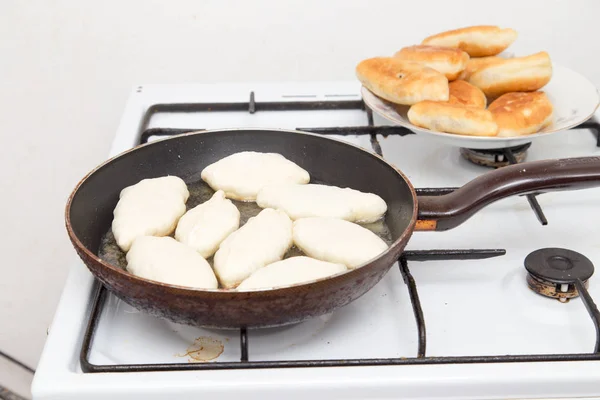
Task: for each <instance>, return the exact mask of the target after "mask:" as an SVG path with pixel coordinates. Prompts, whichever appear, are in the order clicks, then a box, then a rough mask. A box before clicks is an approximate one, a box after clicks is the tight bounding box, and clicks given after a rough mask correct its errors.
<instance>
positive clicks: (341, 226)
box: [294, 217, 388, 269]
mask: <svg viewBox="0 0 600 400" xmlns="http://www.w3.org/2000/svg"><path fill="white" fill-rule="evenodd" d="M294 243H295V244H296V246H297V247H298V248H299V249H300V250H302V251H303V252H304V253H305V254H307V255H308V256H310V257H313V258H316V259H318V260H323V261H329V262H333V263H339V264H344V265H345V266H347V267H348V268H351V269H354V268H356V267H358V266H360V265H362V264H364V263H366V262H367V261H369V260H371V259H373V258H375V257H377V256H378V255H379V254H381V253H383V252H384V251H385V250H387V248H388V246H387V244H386V243H385V242H384V241H383V240H381V239H380V238H379V237H378V236H377V235H376V234H374V233H373V232H371V231H370V230H368V229H366V228H363V227H362V226H360V225H357V224H354V223H352V222H348V221H344V220H342V219H337V218H319V217H312V218H301V219H299V220H296V221H294Z"/></svg>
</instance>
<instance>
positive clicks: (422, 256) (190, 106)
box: [80, 92, 600, 372]
mask: <svg viewBox="0 0 600 400" xmlns="http://www.w3.org/2000/svg"><path fill="white" fill-rule="evenodd" d="M351 109H360V110H364V111H365V112H366V116H367V126H348V127H334V128H298V129H299V130H302V131H306V132H313V133H319V134H323V135H365V134H366V135H370V137H371V146H372V148H373V151H375V152H376V153H377V154H379V155H381V156H382V150H381V145H380V144H379V141H378V139H377V135H383V136H384V137H385V136H388V135H400V136H405V135H409V134H412V133H413V132H411V131H410V130H408V129H406V128H404V127H399V126H374V123H373V113H372V111H371V110H370V109H369V108H367V107H366V106H365V104H364V103H363V102H362V101H361V100H333V101H301V102H296V101H291V102H256V101H255V99H254V92H251V93H250V100H249V101H248V102H242V103H187V104H156V105H153V106H152V107H150V108H149V109H148V111H147V112H146V114H145V116H144V118H143V121H142V125H141V136H140V144H143V143H146V142H148V139H149V138H150V137H152V136H173V135H177V134H182V133H187V132H193V131H200V130H202V129H169V128H154V129H147V126H148V122H149V121H150V118H151V117H152V115H153V114H155V113H159V112H214V111H216V112H223V111H248V112H249V113H255V112H257V111H302V110H351ZM573 129H590V130H592V131H593V133H594V134H595V135H597V138H598V139H597V145H598V147H600V124H599V123H598V122H596V121H590V122H586V123H584V124H582V125H579V126H578V127H575V128H573ZM500 151H502V152H503V153H504V155H505V157H506V158H507V159H508V160H509V161H510V162H511V163H515V162H516V159H515V157H514V154H512V152H511V150H510V149H502V150H500ZM455 189H456V188H422V189H416V191H417V194H419V195H425V194H426V195H430V196H431V195H443V194H447V193H450V192H452V191H453V190H455ZM527 199H528V201H529V203H530V205H531V207H532V209H533V210H534V212H535V213H536V215H537V217H538V219H539V220H540V222H541V223H542V224H544V225H545V224H547V221H546V219H545V216H544V214H543V212H542V210H541V207H540V205H539V203H538V202H537V200H536V199H535V197H534V196H531V197H527ZM504 254H506V251H505V250H503V249H483V250H481V249H468V250H420V251H405V252H404V253H403V254H402V256H401V257H400V259H399V260H398V261H399V262H398V265H399V268H400V273H401V274H402V277H403V279H404V283H405V284H406V286H407V288H408V291H409V296H410V300H411V304H412V308H413V312H414V315H415V320H416V323H417V333H418V347H417V351H416V356H415V357H405V358H370V359H346V360H344V359H340V360H292V361H251V360H249V356H248V353H249V352H248V349H249V348H250V347H251V344H250V343H249V341H248V334H247V331H246V329H241V330H240V348H241V359H240V361H239V362H210V363H175V364H163V363H157V364H120V365H98V364H92V363H91V362H90V361H89V358H90V352H91V349H92V344H93V339H94V333H95V331H96V328H97V326H98V324H99V322H100V315H101V311H102V309H103V306H104V304H105V301H106V297H107V295H108V292H107V289H106V288H104V287H103V286H102V285H101V284H100V283H98V282H97V291H96V295H95V299H94V302H93V306H92V311H91V314H90V318H89V321H88V325H87V328H86V331H85V334H84V339H83V344H82V347H81V353H80V363H81V368H82V370H83V371H84V372H150V371H183V370H221V369H257V368H307V367H339V366H377V365H418V364H469V363H510V362H548V361H587V360H600V352H599V348H598V347H599V343H600V326H599V321H600V318H599V316H598V310H597V308H596V305H595V304H594V302H593V300H592V299H591V297H590V296H589V293H587V291H585V292H584V293H582V294H583V296H582V301H583V302H584V304H585V306H586V308H587V309H588V312H589V313H590V316H591V317H592V321H593V323H594V325H595V327H596V333H597V335H596V341H595V343H594V351H593V352H590V353H578V354H528V355H504V356H451V357H428V356H426V346H427V335H426V329H425V317H424V314H423V310H422V308H421V302H420V300H419V294H418V291H417V284H416V282H415V279H414V278H413V276H412V274H411V273H410V269H409V265H408V262H409V261H428V260H477V259H486V258H491V257H497V256H502V255H504ZM594 311H595V312H594Z"/></svg>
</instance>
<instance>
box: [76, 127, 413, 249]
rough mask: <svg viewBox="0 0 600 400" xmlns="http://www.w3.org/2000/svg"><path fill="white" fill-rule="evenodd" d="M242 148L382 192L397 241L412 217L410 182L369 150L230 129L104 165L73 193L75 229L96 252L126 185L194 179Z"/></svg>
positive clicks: (316, 176)
mask: <svg viewBox="0 0 600 400" xmlns="http://www.w3.org/2000/svg"><path fill="white" fill-rule="evenodd" d="M240 151H260V152H274V153H280V154H282V155H283V156H285V157H286V158H288V159H289V160H291V161H293V162H295V163H297V164H298V165H300V166H301V167H302V168H304V169H306V170H307V171H308V172H309V173H310V175H311V180H314V181H319V182H321V183H327V184H330V185H335V186H341V187H351V188H353V189H357V190H361V191H364V192H372V193H376V194H378V195H380V196H381V197H382V198H383V199H384V200H385V201H386V202H387V204H388V212H387V214H386V221H385V222H386V225H387V227H388V229H389V230H390V231H391V234H392V237H393V239H394V240H396V239H397V238H398V237H399V236H400V235H401V234H402V232H404V230H405V229H406V228H407V227H408V224H409V222H410V220H411V217H412V210H413V197H412V194H411V190H410V188H409V186H408V184H407V183H406V182H405V180H404V179H403V177H402V176H401V175H400V174H398V173H397V172H396V170H395V169H394V168H392V167H390V166H389V165H388V164H386V163H385V162H383V161H382V160H380V159H379V158H377V157H375V156H374V155H372V154H370V153H368V152H366V151H364V150H361V149H359V148H356V147H354V146H351V145H347V144H345V143H342V142H338V141H335V140H331V139H327V138H325V137H321V136H315V135H309V134H300V133H295V132H286V131H270V130H229V131H207V132H202V133H197V134H192V135H184V136H177V137H174V138H170V139H166V140H162V141H158V142H154V143H151V144H149V145H146V146H143V147H140V148H138V149H135V150H134V151H131V152H128V153H126V154H124V155H122V156H120V157H117V158H116V159H114V160H112V161H111V162H109V163H107V164H105V165H103V166H102V167H100V168H99V169H98V170H97V171H95V172H94V173H93V174H92V175H91V176H89V177H88V179H87V180H86V181H85V182H83V183H82V185H81V186H80V187H79V189H78V190H77V192H76V193H75V195H74V198H73V201H72V204H71V209H70V217H71V225H72V228H73V231H74V233H75V235H76V236H77V237H78V238H79V240H80V241H81V242H82V243H83V244H84V246H86V247H87V248H88V249H89V250H91V251H92V252H94V253H96V254H97V251H98V247H99V244H100V240H101V237H102V235H104V234H105V233H106V232H107V231H108V229H109V228H110V224H111V222H112V218H113V215H112V212H113V209H114V207H115V205H116V204H117V201H118V198H119V192H120V191H121V190H122V189H123V188H125V187H127V186H130V185H133V184H135V183H137V182H139V181H140V180H142V179H145V178H155V177H159V176H165V175H176V176H179V177H180V178H182V179H184V180H185V181H186V182H195V181H198V180H199V179H200V172H201V171H202V169H203V168H204V167H206V166H207V165H209V164H211V163H213V162H215V161H217V160H219V159H221V158H223V157H226V156H228V155H230V154H233V153H237V152H240Z"/></svg>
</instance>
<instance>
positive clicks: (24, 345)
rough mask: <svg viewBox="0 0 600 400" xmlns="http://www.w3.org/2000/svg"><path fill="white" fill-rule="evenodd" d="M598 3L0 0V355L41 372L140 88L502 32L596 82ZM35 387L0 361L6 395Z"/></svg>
mask: <svg viewBox="0 0 600 400" xmlns="http://www.w3.org/2000/svg"><path fill="white" fill-rule="evenodd" d="M599 16H600V1H595V0H588V1H584V0H579V1H573V0H570V1H566V0H564V1H559V0H554V1H542V0H538V1H527V0H516V1H508V0H504V1H502V2H498V1H478V0H472V1H459V0H453V1H443V0H438V1H433V0H429V1H427V0H422V1H414V0H413V1H397V0H396V1H376V0H372V1H341V0H340V1H328V2H326V1H317V0H310V1H306V0H305V1H277V0H271V1H267V0H253V1H208V0H204V1H202V0H178V1H142V0H137V1H122V0H110V1H107V0H105V1H94V2H92V1H75V0H72V1H58V0H54V1H19V0H0V138H1V140H2V142H1V143H2V146H0V184H1V186H0V193H1V196H0V202H1V203H0V205H1V207H0V210H1V212H2V220H1V224H2V229H1V230H0V232H1V233H0V235H1V240H0V257H1V258H0V260H1V262H0V350H3V351H6V352H9V353H10V354H12V355H14V356H16V357H18V358H20V359H22V360H23V361H25V362H26V363H28V364H29V365H32V366H35V364H36V363H37V360H38V357H39V354H40V352H41V349H42V347H43V344H44V339H45V336H46V328H47V327H48V325H49V324H50V322H51V320H52V314H53V311H54V308H55V306H56V304H57V301H58V298H59V295H60V292H61V289H62V285H63V281H64V279H65V277H66V272H67V266H68V265H69V263H70V261H72V260H73V257H75V254H74V252H73V251H72V249H71V247H70V245H69V243H68V240H67V237H66V234H65V231H64V228H63V207H64V203H65V200H66V197H67V195H68V193H69V192H70V191H71V189H72V187H73V186H74V184H75V183H76V182H77V181H78V180H79V178H80V177H81V176H82V175H84V174H85V173H86V172H87V171H88V170H89V169H91V168H93V167H94V166H95V165H96V164H97V163H99V162H101V161H102V160H103V159H104V157H105V156H106V155H107V153H108V149H109V144H110V142H111V140H112V138H113V135H114V132H115V128H116V127H117V124H118V121H119V118H120V115H121V112H122V110H123V107H124V105H125V101H126V98H127V96H128V94H129V90H130V88H131V87H132V86H134V85H136V84H139V83H182V82H215V81H227V82H241V81H246V80H252V81H308V80H353V79H354V66H355V65H356V63H357V62H358V61H359V60H360V59H362V58H366V57H370V56H374V55H388V54H390V53H393V52H395V51H396V50H398V49H399V48H400V47H402V46H405V45H410V44H415V43H418V42H420V40H421V39H422V38H424V37H425V36H427V35H429V34H433V33H437V32H438V31H442V30H447V29H454V28H457V27H461V26H466V25H475V24H498V25H501V26H508V27H512V28H515V29H517V30H518V32H519V34H520V37H519V39H518V40H517V42H515V44H514V45H513V46H512V47H511V49H510V51H513V52H515V53H516V54H520V55H525V54H529V53H533V52H537V51H540V50H547V51H548V52H549V53H550V55H551V56H552V58H553V59H554V61H555V62H557V63H560V64H563V65H566V66H568V67H570V68H573V69H575V70H577V71H579V72H580V73H582V74H584V75H585V76H587V77H588V78H589V79H591V80H592V81H593V82H594V83H595V84H596V85H598V86H600V45H599V44H598V32H600V26H599V25H600V23H599ZM28 380H29V379H28V377H27V375H26V374H23V373H21V372H20V371H19V370H16V369H15V368H11V367H10V366H9V365H8V364H7V363H5V362H3V360H1V359H0V385H2V384H4V385H8V386H9V387H13V388H15V390H18V391H20V392H23V393H26V392H27V390H28V389H27V385H28Z"/></svg>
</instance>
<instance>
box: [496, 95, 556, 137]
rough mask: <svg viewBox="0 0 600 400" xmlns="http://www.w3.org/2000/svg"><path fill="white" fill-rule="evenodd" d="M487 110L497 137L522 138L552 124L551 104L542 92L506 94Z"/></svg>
mask: <svg viewBox="0 0 600 400" xmlns="http://www.w3.org/2000/svg"><path fill="white" fill-rule="evenodd" d="M488 110H489V111H490V112H491V113H492V115H493V116H494V120H495V121H496V124H497V125H498V136H504V137H511V136H523V135H529V134H532V133H536V132H538V131H539V130H540V129H542V128H544V127H546V126H547V125H549V124H550V123H551V122H552V114H553V107H552V103H551V102H550V100H549V99H548V97H547V96H546V94H545V93H544V92H515V93H506V94H505V95H502V96H500V97H498V98H497V99H496V100H494V101H493V102H492V104H490V107H489V108H488Z"/></svg>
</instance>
